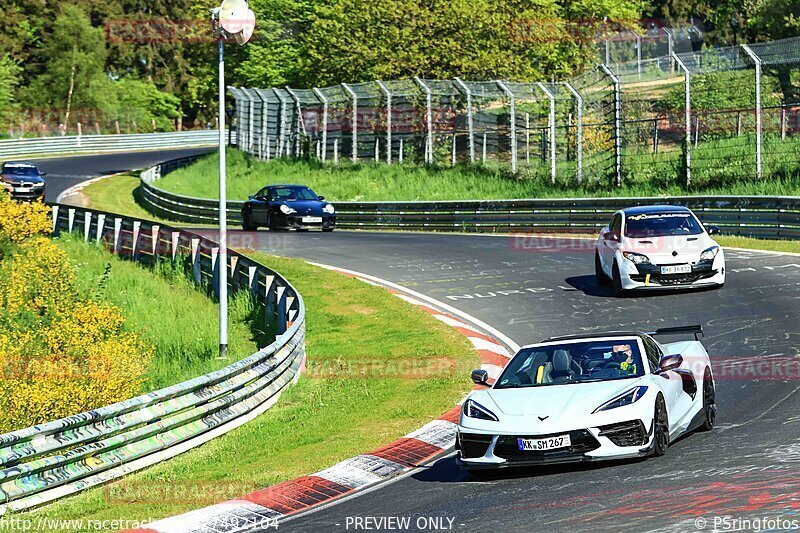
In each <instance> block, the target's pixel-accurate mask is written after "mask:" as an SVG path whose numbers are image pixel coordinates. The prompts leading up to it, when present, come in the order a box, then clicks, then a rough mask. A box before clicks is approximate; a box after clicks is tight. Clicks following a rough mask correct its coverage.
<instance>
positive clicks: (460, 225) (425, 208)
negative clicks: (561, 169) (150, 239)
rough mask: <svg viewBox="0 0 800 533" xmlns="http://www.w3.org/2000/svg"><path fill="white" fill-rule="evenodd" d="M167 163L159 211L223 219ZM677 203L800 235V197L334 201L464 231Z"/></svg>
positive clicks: (716, 218) (712, 217)
mask: <svg viewBox="0 0 800 533" xmlns="http://www.w3.org/2000/svg"><path fill="white" fill-rule="evenodd" d="M189 162H190V161H188V160H185V159H184V160H176V161H170V162H167V163H164V164H162V165H159V166H157V167H153V168H151V169H148V170H146V171H145V172H143V173H142V181H141V187H142V190H141V192H142V195H141V197H142V200H143V202H144V203H145V207H146V208H147V209H148V210H149V211H151V212H152V213H154V214H156V215H158V216H161V217H163V218H166V219H170V220H178V221H182V222H189V223H214V222H216V221H217V206H218V204H217V201H216V200H211V199H207V198H193V197H190V196H183V195H179V194H175V193H171V192H167V191H164V190H162V189H160V188H158V187H157V186H156V185H155V182H156V181H157V179H158V178H159V177H161V176H162V175H164V174H167V173H168V172H169V171H171V170H173V169H175V168H177V167H178V166H183V165H186V164H188V163H189ZM652 204H674V205H685V206H687V207H689V208H691V209H692V210H694V211H695V212H696V213H697V215H698V216H699V217H700V218H701V220H702V221H703V222H704V223H705V224H707V225H716V226H719V227H720V229H721V230H722V231H723V232H724V233H726V234H728V235H743V236H748V237H758V238H764V239H800V197H793V196H707V197H705V196H667V197H650V198H577V199H542V200H467V201H450V202H334V206H335V207H336V214H337V223H336V224H337V227H340V228H350V229H365V230H366V229H369V230H380V229H405V230H420V231H463V232H534V231H535V232H547V231H549V232H574V233H586V232H595V231H598V230H599V229H600V228H602V227H603V226H605V225H606V224H607V223H608V222H609V220H610V219H611V215H612V214H613V213H614V211H616V210H618V209H622V208H624V207H629V206H632V205H652ZM241 209H242V202H240V201H232V202H228V221H229V222H231V223H232V224H241V216H240V212H241Z"/></svg>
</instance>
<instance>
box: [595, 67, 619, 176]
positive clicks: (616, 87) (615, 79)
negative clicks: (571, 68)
mask: <svg viewBox="0 0 800 533" xmlns="http://www.w3.org/2000/svg"><path fill="white" fill-rule="evenodd" d="M600 70H602V71H603V72H605V74H606V76H608V77H609V79H611V83H612V84H613V85H614V174H615V180H616V182H615V183H616V186H617V187H621V186H622V137H621V133H622V131H621V130H622V94H621V91H622V88H621V87H620V82H619V78H618V77H617V76H616V75H615V74H614V72H613V71H612V70H611V69H610V68H609V67H608V65H600Z"/></svg>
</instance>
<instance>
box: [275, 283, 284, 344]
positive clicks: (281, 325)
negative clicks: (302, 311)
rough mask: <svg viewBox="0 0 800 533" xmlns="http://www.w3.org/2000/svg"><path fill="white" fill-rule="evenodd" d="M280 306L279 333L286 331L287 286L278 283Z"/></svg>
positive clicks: (278, 302) (278, 303) (277, 297)
mask: <svg viewBox="0 0 800 533" xmlns="http://www.w3.org/2000/svg"><path fill="white" fill-rule="evenodd" d="M275 296H276V298H275V299H276V300H277V306H278V324H277V326H278V335H283V334H284V333H286V287H284V286H282V285H278V287H277V291H276V295H275Z"/></svg>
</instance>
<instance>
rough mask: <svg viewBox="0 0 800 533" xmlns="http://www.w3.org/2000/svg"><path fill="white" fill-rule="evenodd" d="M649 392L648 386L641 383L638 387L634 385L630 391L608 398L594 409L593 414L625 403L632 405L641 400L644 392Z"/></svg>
mask: <svg viewBox="0 0 800 533" xmlns="http://www.w3.org/2000/svg"><path fill="white" fill-rule="evenodd" d="M645 392H647V387H645V386H644V385H640V386H638V387H634V388H632V389H631V390H629V391H625V392H623V393H622V394H620V395H619V396H617V397H615V398H612V399H610V400H608V401H607V402H606V403H604V404H603V405H601V406H600V407H598V408H597V409H595V410H594V411H592V414H594V413H599V412H600V411H608V410H609V409H616V408H617V407H622V406H625V405H630V404H632V403H635V402H636V401H638V400H639V398H641V397H642V396H644V393H645Z"/></svg>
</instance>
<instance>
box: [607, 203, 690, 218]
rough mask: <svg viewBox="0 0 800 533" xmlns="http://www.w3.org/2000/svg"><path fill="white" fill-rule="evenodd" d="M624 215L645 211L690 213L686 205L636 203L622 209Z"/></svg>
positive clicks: (639, 213) (644, 212) (643, 212)
mask: <svg viewBox="0 0 800 533" xmlns="http://www.w3.org/2000/svg"><path fill="white" fill-rule="evenodd" d="M622 212H623V213H625V215H626V216H628V215H641V214H646V213H691V211H690V210H689V208H688V207H684V206H682V205H637V206H635V207H627V208H625V209H623V210H622Z"/></svg>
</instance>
